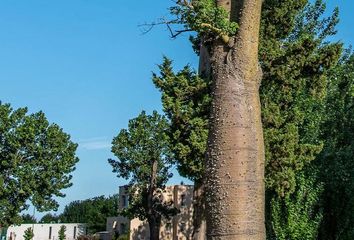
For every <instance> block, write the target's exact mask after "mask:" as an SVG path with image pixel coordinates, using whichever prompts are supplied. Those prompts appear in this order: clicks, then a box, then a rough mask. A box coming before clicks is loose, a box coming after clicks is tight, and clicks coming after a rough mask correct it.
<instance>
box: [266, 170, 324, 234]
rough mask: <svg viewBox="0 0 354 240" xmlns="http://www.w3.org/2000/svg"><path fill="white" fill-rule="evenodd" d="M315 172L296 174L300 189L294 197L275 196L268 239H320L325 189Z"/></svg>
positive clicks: (271, 202)
mask: <svg viewBox="0 0 354 240" xmlns="http://www.w3.org/2000/svg"><path fill="white" fill-rule="evenodd" d="M318 181H319V180H318V176H317V173H316V170H315V169H311V172H310V171H307V172H303V171H301V172H298V173H297V174H296V183H297V184H296V189H295V192H294V194H291V195H287V196H286V197H285V198H282V197H280V196H272V197H271V200H270V202H269V203H268V204H269V205H270V211H271V216H272V221H271V222H268V223H267V224H268V225H271V226H268V228H270V229H272V230H273V231H274V232H270V231H269V232H268V236H267V239H277V240H288V239H292V240H313V239H316V238H317V234H318V229H319V225H320V223H321V220H322V212H321V210H320V198H321V194H322V190H323V185H322V184H321V183H319V182H318Z"/></svg>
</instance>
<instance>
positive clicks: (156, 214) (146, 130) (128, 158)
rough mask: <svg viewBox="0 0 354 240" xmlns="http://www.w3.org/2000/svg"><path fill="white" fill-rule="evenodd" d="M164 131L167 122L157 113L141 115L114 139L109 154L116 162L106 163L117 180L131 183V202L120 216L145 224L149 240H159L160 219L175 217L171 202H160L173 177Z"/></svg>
mask: <svg viewBox="0 0 354 240" xmlns="http://www.w3.org/2000/svg"><path fill="white" fill-rule="evenodd" d="M167 128H168V124H167V121H166V120H165V118H164V117H162V116H160V115H159V114H158V113H157V112H156V111H154V112H153V114H152V115H146V113H145V112H144V111H143V112H142V113H141V114H139V116H138V117H137V118H134V119H132V120H130V121H129V124H128V129H122V130H121V131H120V132H119V134H118V136H116V137H115V138H114V139H113V142H112V144H113V146H112V153H113V154H114V155H115V156H116V157H117V158H118V160H113V159H110V160H109V163H110V164H111V165H112V167H113V172H115V173H117V176H118V177H123V178H125V179H127V180H128V179H129V180H130V188H129V200H130V202H129V206H128V207H127V208H126V209H124V210H123V212H122V214H123V215H125V216H128V217H129V218H134V217H139V218H140V219H141V220H147V222H148V223H149V229H150V239H152V240H158V239H159V233H160V225H161V220H162V217H169V216H171V215H173V214H175V213H176V210H175V208H174V207H173V203H172V202H165V201H163V200H162V199H161V198H160V197H161V194H162V191H163V189H164V188H165V184H166V182H167V180H168V179H169V178H170V177H171V176H172V175H171V173H170V172H169V167H170V166H171V160H170V158H169V157H168V144H169V140H168V137H167V135H166V131H167Z"/></svg>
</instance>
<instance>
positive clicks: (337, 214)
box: [318, 54, 354, 240]
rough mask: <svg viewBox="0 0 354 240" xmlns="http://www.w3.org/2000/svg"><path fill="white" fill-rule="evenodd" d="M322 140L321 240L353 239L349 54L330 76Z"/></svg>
mask: <svg viewBox="0 0 354 240" xmlns="http://www.w3.org/2000/svg"><path fill="white" fill-rule="evenodd" d="M323 139H324V141H325V143H324V150H323V152H322V153H321V156H320V158H319V164H320V169H321V173H322V174H321V179H322V180H323V181H324V189H325V190H324V194H323V209H324V211H323V214H324V219H323V222H322V226H321V232H320V233H321V234H320V236H319V238H318V239H321V240H322V239H323V240H334V239H341V240H349V239H354V230H353V226H354V55H353V54H351V55H350V54H346V55H345V56H344V57H343V59H342V60H341V62H340V63H339V64H338V65H337V66H336V68H335V69H334V70H333V71H332V73H331V74H330V81H329V85H328V96H327V104H326V121H325V122H324V124H323Z"/></svg>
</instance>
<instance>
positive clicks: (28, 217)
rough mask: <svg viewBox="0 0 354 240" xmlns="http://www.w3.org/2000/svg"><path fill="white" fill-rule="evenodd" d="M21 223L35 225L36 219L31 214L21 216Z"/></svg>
mask: <svg viewBox="0 0 354 240" xmlns="http://www.w3.org/2000/svg"><path fill="white" fill-rule="evenodd" d="M21 223H24V224H26V223H37V219H36V218H35V217H34V216H33V215H31V214H23V215H22V216H21Z"/></svg>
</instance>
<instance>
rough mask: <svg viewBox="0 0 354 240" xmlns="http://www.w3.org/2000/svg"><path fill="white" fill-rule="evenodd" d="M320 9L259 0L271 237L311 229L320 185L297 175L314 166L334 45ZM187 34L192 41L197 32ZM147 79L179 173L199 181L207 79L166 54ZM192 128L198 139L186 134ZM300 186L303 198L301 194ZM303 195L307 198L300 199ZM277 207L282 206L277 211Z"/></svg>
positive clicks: (329, 20)
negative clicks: (176, 66)
mask: <svg viewBox="0 0 354 240" xmlns="http://www.w3.org/2000/svg"><path fill="white" fill-rule="evenodd" d="M324 10H325V4H324V3H323V2H322V1H321V0H317V1H316V2H315V3H314V4H308V1H307V0H300V1H299V0H298V1H295V0H291V1H289V0H277V1H274V0H266V1H265V2H264V3H263V9H262V23H261V43H260V50H259V59H260V62H261V65H262V69H263V73H264V75H263V80H262V85H261V89H260V94H261V104H262V122H263V126H264V136H265V149H266V185H267V206H268V208H267V209H268V213H267V221H268V222H269V223H271V224H268V229H267V230H268V232H269V234H268V235H269V236H273V237H274V238H277V237H278V238H281V237H282V236H284V237H285V238H286V237H288V239H293V238H290V236H292V237H294V239H296V237H298V236H300V235H301V234H303V235H304V236H307V237H308V239H311V237H310V236H315V235H316V234H317V232H318V222H319V221H320V217H321V214H320V213H319V212H317V213H316V214H315V215H314V213H315V210H314V209H315V208H317V206H318V203H316V201H317V200H318V199H319V198H320V194H321V189H322V187H319V186H318V184H317V179H316V181H315V180H306V179H304V175H303V172H308V171H309V170H308V169H312V168H314V167H315V166H314V163H313V160H314V159H315V158H316V156H317V155H318V154H319V152H320V151H321V150H322V148H323V142H322V141H320V138H319V136H320V126H321V123H322V121H323V120H324V115H325V109H324V103H325V97H326V86H327V82H328V79H327V74H328V71H329V69H331V68H332V67H333V66H334V65H335V64H336V63H337V60H338V58H339V56H340V54H341V48H342V45H341V44H339V43H334V44H333V43H327V42H325V39H326V37H328V36H331V35H333V34H334V33H335V25H336V24H337V22H338V10H337V9H335V10H334V12H333V14H332V15H331V16H329V17H323V14H324ZM186 26H188V25H186ZM186 28H187V27H186ZM192 40H193V41H194V44H199V41H200V38H199V39H198V38H197V39H192ZM194 47H195V46H194ZM186 69H187V70H186ZM153 81H154V83H155V85H156V86H157V87H158V88H159V89H160V90H161V92H162V102H163V107H164V112H165V113H166V115H167V117H168V118H169V119H170V121H171V128H170V130H169V134H170V136H171V138H170V139H171V143H172V144H171V145H172V152H173V155H174V157H175V159H176V161H177V163H178V167H179V171H180V173H181V174H182V175H183V176H186V177H189V178H191V179H199V178H200V176H202V172H203V164H202V163H203V158H204V152H203V150H205V146H206V139H207V137H206V136H207V135H208V131H207V124H208V123H207V117H208V111H209V104H210V98H209V97H208V96H209V92H210V84H211V83H210V81H209V80H207V79H201V78H198V76H196V75H195V73H193V71H191V70H189V67H186V68H185V69H184V70H182V71H180V72H178V73H177V74H175V73H173V70H172V67H171V61H169V60H167V59H164V63H163V64H162V65H161V66H160V76H156V75H154V78H153ZM195 122H197V123H199V125H196V124H195ZM203 128H204V129H203ZM194 132H197V133H198V134H197V136H199V138H194V137H193V135H194ZM201 133H202V134H201ZM298 174H300V176H301V177H300V176H298ZM301 174H302V175H301ZM311 185H312V186H311ZM304 189H306V191H305V190H304ZM301 191H302V192H301ZM304 191H305V192H306V194H305V195H306V196H305V195H301V194H303V192H304ZM307 196H309V198H311V199H312V200H311V201H308V197H307ZM303 201H308V202H307V205H305V206H304V207H302V208H298V207H299V206H300V204H301V202H303ZM280 207H281V208H280ZM311 209H312V210H311ZM280 210H282V211H283V210H286V211H285V214H280V212H279V211H280ZM297 222H299V223H301V224H299V225H297V224H296V223H297ZM306 223H312V224H306ZM274 234H276V235H275V236H274ZM299 239H301V238H299Z"/></svg>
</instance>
